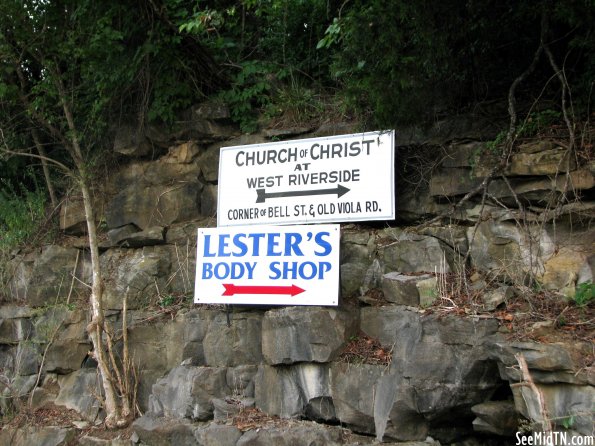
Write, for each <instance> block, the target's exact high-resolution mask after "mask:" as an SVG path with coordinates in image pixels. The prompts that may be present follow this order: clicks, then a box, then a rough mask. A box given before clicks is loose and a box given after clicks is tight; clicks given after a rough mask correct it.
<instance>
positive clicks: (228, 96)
mask: <svg viewBox="0 0 595 446" xmlns="http://www.w3.org/2000/svg"><path fill="white" fill-rule="evenodd" d="M270 71H271V68H270V66H268V65H267V64H264V63H261V62H258V61H248V62H245V63H243V64H242V65H241V69H240V71H239V72H238V73H237V74H236V76H234V78H233V81H232V85H231V89H229V90H226V91H223V92H222V93H221V94H220V97H221V99H223V101H225V102H226V103H227V104H228V105H229V107H230V110H231V117H232V119H233V120H234V121H235V122H237V123H238V124H239V125H240V128H241V129H242V131H243V132H247V133H250V132H253V131H255V130H256V129H257V118H258V115H257V113H256V111H257V110H259V109H261V108H262V107H265V106H266V105H268V104H269V102H270V96H269V92H270V89H271V85H270V83H269V81H268V79H267V76H269V75H270Z"/></svg>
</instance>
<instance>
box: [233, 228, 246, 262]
mask: <svg viewBox="0 0 595 446" xmlns="http://www.w3.org/2000/svg"><path fill="white" fill-rule="evenodd" d="M245 236H246V234H236V235H234V236H233V244H234V245H235V246H236V247H238V248H240V250H239V251H238V252H234V253H233V256H234V257H242V256H245V255H246V253H247V252H248V245H246V244H245V243H244V242H243V241H242V240H241V239H242V238H244V237H245Z"/></svg>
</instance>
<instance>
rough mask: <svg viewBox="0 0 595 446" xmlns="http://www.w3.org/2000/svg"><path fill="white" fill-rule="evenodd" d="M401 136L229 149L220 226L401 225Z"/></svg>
mask: <svg viewBox="0 0 595 446" xmlns="http://www.w3.org/2000/svg"><path fill="white" fill-rule="evenodd" d="M394 154H395V150H394V131H393V130H390V131H383V132H366V133H356V134H350V135H339V136H328V137H323V138H311V139H301V140H291V141H282V142H274V143H267V144H254V145H247V146H234V147H222V148H221V151H220V158H219V190H218V205H217V226H219V227H222V226H237V225H262V224H300V223H330V222H347V221H364V220H391V219H394V218H395V179H394V177H395V175H394V156H395V155H394Z"/></svg>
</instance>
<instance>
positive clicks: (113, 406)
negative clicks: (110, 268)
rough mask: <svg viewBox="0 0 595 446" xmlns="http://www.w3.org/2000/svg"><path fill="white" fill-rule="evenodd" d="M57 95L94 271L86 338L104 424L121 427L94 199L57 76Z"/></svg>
mask: <svg viewBox="0 0 595 446" xmlns="http://www.w3.org/2000/svg"><path fill="white" fill-rule="evenodd" d="M57 83H58V85H57V87H58V93H59V95H60V100H61V102H62V108H63V110H64V115H65V116H66V121H67V122H68V129H69V130H70V141H71V145H70V147H68V149H69V152H70V155H71V156H72V159H73V160H74V164H75V166H76V169H77V171H78V174H79V185H80V188H81V192H82V194H83V205H84V207H85V218H86V220H87V231H88V239H89V250H90V252H91V269H92V271H93V279H92V283H91V297H90V300H91V309H92V319H91V323H90V324H89V325H88V326H87V331H88V332H89V337H90V338H91V342H92V343H93V348H94V354H95V359H96V360H97V366H98V368H99V373H100V374H101V381H102V384H103V391H104V393H105V395H104V397H105V412H106V418H105V425H106V427H108V428H113V427H118V426H123V425H126V424H127V423H128V420H127V419H123V417H122V414H121V412H120V406H119V404H118V401H117V398H116V391H115V389H114V379H113V375H112V373H111V371H110V368H109V364H108V360H107V358H106V352H105V347H104V345H103V331H104V328H105V325H104V324H105V319H104V313H103V305H102V303H103V277H102V275H101V266H100V264H99V243H98V241H97V225H96V224H95V213H94V211H93V199H92V196H91V190H90V188H89V184H88V173H87V171H86V170H87V169H86V166H85V163H84V158H83V153H82V150H81V146H80V143H79V139H78V136H77V131H76V125H75V123H74V117H73V115H72V111H71V109H70V107H69V105H68V102H67V100H66V97H67V96H66V92H65V91H64V88H63V86H62V84H61V80H60V78H59V77H58V82H57Z"/></svg>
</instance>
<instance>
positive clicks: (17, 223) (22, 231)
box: [0, 181, 46, 251]
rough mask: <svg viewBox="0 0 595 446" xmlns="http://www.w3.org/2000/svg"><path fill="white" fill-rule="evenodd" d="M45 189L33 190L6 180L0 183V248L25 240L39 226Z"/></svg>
mask: <svg viewBox="0 0 595 446" xmlns="http://www.w3.org/2000/svg"><path fill="white" fill-rule="evenodd" d="M45 203H46V195H45V191H43V190H42V189H41V188H39V187H38V186H37V185H35V189H34V190H33V191H31V190H27V189H26V188H25V186H24V185H22V184H20V185H19V187H18V189H17V188H15V187H14V186H13V185H12V184H10V183H9V182H8V181H2V183H0V250H5V251H6V250H11V249H14V248H15V247H17V246H19V245H20V244H22V243H23V242H25V241H26V240H27V239H28V238H29V237H30V236H31V235H32V234H33V233H34V232H35V230H36V229H37V228H38V227H39V225H40V223H41V222H42V219H43V216H44V210H45Z"/></svg>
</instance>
